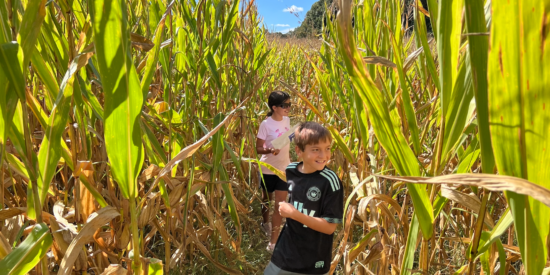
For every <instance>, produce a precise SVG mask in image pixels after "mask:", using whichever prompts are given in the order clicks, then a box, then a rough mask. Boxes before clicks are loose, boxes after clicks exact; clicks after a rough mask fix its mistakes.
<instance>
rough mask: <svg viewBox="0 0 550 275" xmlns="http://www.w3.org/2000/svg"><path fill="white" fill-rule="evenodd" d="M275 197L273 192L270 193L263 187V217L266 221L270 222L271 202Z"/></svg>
mask: <svg viewBox="0 0 550 275" xmlns="http://www.w3.org/2000/svg"><path fill="white" fill-rule="evenodd" d="M272 199H273V193H268V192H267V191H266V190H265V189H262V218H263V221H264V223H268V222H269V204H270V202H271V200H272Z"/></svg>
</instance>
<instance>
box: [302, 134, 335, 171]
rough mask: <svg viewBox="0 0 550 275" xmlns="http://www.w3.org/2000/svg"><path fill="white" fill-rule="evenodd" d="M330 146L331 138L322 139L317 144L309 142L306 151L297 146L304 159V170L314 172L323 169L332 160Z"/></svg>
mask: <svg viewBox="0 0 550 275" xmlns="http://www.w3.org/2000/svg"><path fill="white" fill-rule="evenodd" d="M330 147H331V143H330V141H329V140H321V141H319V143H317V144H307V145H306V147H305V148H304V151H302V150H300V148H298V146H296V153H297V154H298V156H300V157H301V158H302V160H303V161H304V167H303V169H304V170H303V172H305V173H313V172H315V171H318V170H323V169H324V168H325V165H326V164H327V162H328V161H329V160H330Z"/></svg>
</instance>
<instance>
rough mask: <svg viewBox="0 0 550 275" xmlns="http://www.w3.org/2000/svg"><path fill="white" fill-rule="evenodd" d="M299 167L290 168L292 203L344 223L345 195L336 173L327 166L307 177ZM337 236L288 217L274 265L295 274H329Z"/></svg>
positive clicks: (291, 165) (298, 207) (307, 213)
mask: <svg viewBox="0 0 550 275" xmlns="http://www.w3.org/2000/svg"><path fill="white" fill-rule="evenodd" d="M298 164H299V163H297V162H293V163H291V164H290V165H289V166H288V167H287V168H286V178H287V182H288V193H289V195H290V199H289V203H290V204H292V205H294V207H295V208H296V209H298V210H299V211H300V212H302V213H304V214H306V215H309V216H313V217H317V218H323V219H325V220H327V221H328V222H330V223H342V216H343V212H344V192H343V188H342V182H341V181H340V179H339V178H338V176H337V175H336V173H334V172H333V171H332V170H330V169H328V168H326V167H325V168H324V169H323V170H320V171H316V172H314V173H310V174H303V173H301V172H299V171H298V168H297V167H298ZM333 235H334V234H331V235H327V234H325V233H321V232H319V231H315V230H313V229H311V228H308V227H306V226H305V225H303V224H302V223H300V222H297V221H295V220H293V219H290V218H287V219H286V224H285V226H284V227H283V230H282V231H281V235H280V236H279V239H278V240H277V244H276V246H275V251H274V252H273V256H272V257H271V262H273V263H274V264H275V265H276V266H277V267H279V268H281V269H282V270H285V271H290V272H295V273H302V274H324V273H327V272H328V271H329V270H330V262H331V260H332V239H333Z"/></svg>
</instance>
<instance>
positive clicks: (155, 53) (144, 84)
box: [141, 1, 172, 98]
mask: <svg viewBox="0 0 550 275" xmlns="http://www.w3.org/2000/svg"><path fill="white" fill-rule="evenodd" d="M151 6H152V7H155V6H156V1H154V4H153V5H151ZM171 7H172V5H169V6H168V8H167V10H166V12H165V13H164V16H162V19H160V21H159V23H158V25H157V28H156V31H155V38H154V40H153V43H154V44H155V46H154V47H153V48H152V49H151V50H150V51H149V54H148V55H147V63H146V65H145V73H144V74H143V78H142V79H141V92H142V93H143V98H147V93H148V92H149V85H151V81H152V80H153V75H154V74H155V71H156V70H157V63H158V60H159V53H160V44H161V42H162V38H163V33H164V32H163V30H164V25H165V22H166V17H167V16H168V14H169V13H170V10H171ZM150 14H154V12H151V13H150Z"/></svg>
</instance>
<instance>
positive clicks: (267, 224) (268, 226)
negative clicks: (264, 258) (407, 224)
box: [261, 222, 271, 237]
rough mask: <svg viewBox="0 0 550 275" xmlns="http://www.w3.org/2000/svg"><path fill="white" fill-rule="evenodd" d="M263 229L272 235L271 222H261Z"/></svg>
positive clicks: (268, 235)
mask: <svg viewBox="0 0 550 275" xmlns="http://www.w3.org/2000/svg"><path fill="white" fill-rule="evenodd" d="M261 228H262V231H263V232H264V233H265V235H266V236H267V237H271V223H270V222H268V223H262V224H261Z"/></svg>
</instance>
